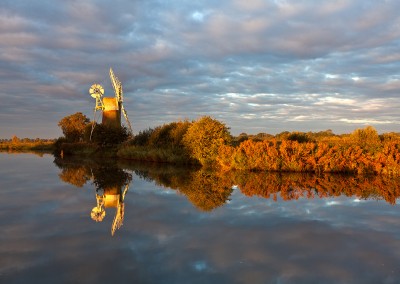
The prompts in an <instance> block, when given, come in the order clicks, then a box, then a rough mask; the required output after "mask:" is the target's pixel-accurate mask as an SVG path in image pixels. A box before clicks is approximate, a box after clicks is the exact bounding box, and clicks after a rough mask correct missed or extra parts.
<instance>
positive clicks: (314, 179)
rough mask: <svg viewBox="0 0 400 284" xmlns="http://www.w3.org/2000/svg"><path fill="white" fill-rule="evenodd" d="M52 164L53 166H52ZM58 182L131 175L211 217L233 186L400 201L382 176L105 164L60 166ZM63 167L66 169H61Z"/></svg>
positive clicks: (119, 180)
mask: <svg viewBox="0 0 400 284" xmlns="http://www.w3.org/2000/svg"><path fill="white" fill-rule="evenodd" d="M56 164H57V163H56ZM63 164H64V166H62V167H61V168H62V173H61V174H60V178H61V179H62V180H64V181H66V182H70V183H71V184H74V185H76V186H82V185H83V184H84V183H85V182H86V181H87V180H88V179H90V177H91V176H92V175H93V176H94V177H95V179H94V184H95V185H96V188H105V187H107V185H110V184H113V185H115V186H118V187H122V186H123V185H124V184H126V182H127V181H130V179H131V176H130V174H128V173H126V172H125V171H124V170H122V168H124V169H128V170H132V171H134V172H135V174H136V175H138V176H139V177H140V178H143V179H145V180H148V181H154V182H155V183H156V184H157V185H159V186H163V187H167V188H171V189H174V190H177V191H178V192H179V193H181V194H184V195H186V196H187V198H188V199H189V201H190V202H192V203H193V204H194V205H195V206H196V207H197V208H199V209H201V210H204V211H211V210H213V209H215V208H217V207H219V206H222V205H223V204H225V203H226V202H227V200H229V197H230V195H231V193H232V186H233V185H237V186H238V187H239V188H240V190H241V192H242V193H243V194H245V195H247V196H260V197H264V198H273V199H274V200H277V198H278V196H280V197H281V198H282V199H283V200H296V199H299V198H324V197H335V196H341V195H345V196H348V197H356V198H359V199H382V200H385V201H387V202H388V203H390V204H395V203H396V199H397V198H398V197H400V179H399V178H390V177H386V176H370V177H361V176H351V175H333V174H326V175H313V174H301V173H273V172H250V171H230V172H218V171H207V170H204V169H201V168H200V169H199V168H187V167H177V166H173V165H165V164H144V163H132V162H121V161H120V162H118V165H117V164H115V163H112V164H104V162H102V163H100V164H99V163H95V162H93V161H91V162H90V161H89V162H88V163H86V162H85V163H83V162H81V163H79V164H77V163H75V164H72V165H68V163H65V162H63ZM65 165H68V166H65Z"/></svg>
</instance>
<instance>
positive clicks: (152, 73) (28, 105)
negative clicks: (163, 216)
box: [0, 0, 400, 138]
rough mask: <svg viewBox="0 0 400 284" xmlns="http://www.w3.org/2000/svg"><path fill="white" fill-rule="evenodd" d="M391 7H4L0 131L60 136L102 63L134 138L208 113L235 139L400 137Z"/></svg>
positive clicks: (0, 13) (89, 108) (252, 3)
mask: <svg viewBox="0 0 400 284" xmlns="http://www.w3.org/2000/svg"><path fill="white" fill-rule="evenodd" d="M399 10H400V2H398V1H390V0H388V1H365V0H363V1H361V0H358V1H354V0H351V1H350V0H338V1H311V0H310V1H289V0H287V1H284V0H280V1H278V0H275V1H261V0H248V1H239V0H237V1H234V0H232V1H217V2H216V3H215V1H201V2H189V1H182V0H176V1H160V0H159V1H153V0H150V1H127V0H118V1H113V2H112V3H111V2H109V1H95V0H91V1H23V0H13V1H8V0H6V1H3V2H2V3H1V4H0V38H1V41H0V84H1V86H2V88H1V89H0V101H1V104H0V138H10V137H11V136H12V135H14V134H15V135H17V136H19V137H43V138H45V137H49V138H51V137H58V136H60V135H61V132H60V130H59V128H58V126H57V123H58V121H59V120H60V119H61V118H62V117H64V116H66V115H69V114H72V113H75V112H78V111H79V112H83V113H84V114H86V115H87V116H89V117H91V118H92V112H93V107H94V101H93V100H92V98H91V97H90V96H89V94H88V89H89V87H90V85H91V84H93V83H100V84H102V85H103V86H104V87H105V89H106V95H112V88H111V83H110V81H109V77H108V69H109V67H112V68H113V69H114V72H115V73H116V75H117V76H118V77H119V79H120V80H121V81H122V84H123V87H124V93H125V108H126V109H127V112H128V114H129V116H130V119H131V121H132V122H133V128H134V132H136V133H137V132H138V131H140V130H143V129H146V128H148V127H154V126H157V125H160V124H163V123H168V122H171V121H176V120H179V119H186V118H187V119H196V118H198V117H200V116H202V115H211V116H213V117H215V118H217V119H219V120H221V121H223V122H224V123H226V125H227V126H228V127H230V128H231V131H232V133H233V134H239V133H240V132H248V133H253V134H256V133H258V132H267V133H272V134H274V133H279V132H282V131H285V130H288V131H294V130H299V131H320V130H326V129H332V130H333V131H334V132H335V133H344V132H351V131H353V130H354V129H356V128H360V127H364V126H365V125H372V126H374V127H375V128H376V129H377V130H378V131H379V132H387V131H396V132H397V131H398V127H399V121H400V117H399V116H400V115H399V112H398V109H399V107H400V103H399V101H398V97H399V95H398V91H399V89H400V73H399V70H400V68H399V67H400V46H399V45H400V37H399V35H400V16H399V13H398V11H399Z"/></svg>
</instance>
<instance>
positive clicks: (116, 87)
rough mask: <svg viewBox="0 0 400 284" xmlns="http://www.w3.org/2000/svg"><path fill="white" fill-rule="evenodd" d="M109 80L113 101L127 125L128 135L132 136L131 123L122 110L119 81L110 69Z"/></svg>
mask: <svg viewBox="0 0 400 284" xmlns="http://www.w3.org/2000/svg"><path fill="white" fill-rule="evenodd" d="M110 79H111V83H112V85H113V88H114V92H115V100H116V101H117V105H118V108H119V109H120V110H121V111H122V113H123V114H124V117H125V120H126V123H127V124H128V130H129V133H130V135H133V131H132V125H131V123H130V121H129V118H128V114H127V112H126V110H125V108H124V105H123V101H124V95H123V92H122V84H121V82H120V81H119V79H118V78H117V76H115V75H114V72H113V70H112V68H110Z"/></svg>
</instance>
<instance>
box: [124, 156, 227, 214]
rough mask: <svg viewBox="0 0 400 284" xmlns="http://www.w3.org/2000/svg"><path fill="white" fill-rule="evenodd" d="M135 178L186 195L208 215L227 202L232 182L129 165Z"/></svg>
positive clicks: (183, 170)
mask: <svg viewBox="0 0 400 284" xmlns="http://www.w3.org/2000/svg"><path fill="white" fill-rule="evenodd" d="M125 166H128V167H131V169H132V170H134V171H135V174H136V175H138V176H139V177H141V178H143V179H145V180H148V181H154V182H155V183H156V184H157V185H159V186H163V187H167V188H171V189H174V190H177V191H178V192H179V193H181V194H183V195H186V196H187V198H188V199H189V201H190V202H191V203H192V204H193V205H195V206H196V207H197V208H198V209H200V210H203V211H211V210H213V209H215V208H217V207H219V206H222V205H223V204H225V203H226V202H227V201H228V200H229V196H230V195H231V193H232V181H231V180H230V179H229V178H227V177H226V175H224V174H223V173H222V172H216V171H207V170H204V169H201V168H187V167H176V166H171V165H157V164H143V163H142V164H130V165H125Z"/></svg>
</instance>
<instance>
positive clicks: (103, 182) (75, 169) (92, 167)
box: [54, 158, 132, 190]
mask: <svg viewBox="0 0 400 284" xmlns="http://www.w3.org/2000/svg"><path fill="white" fill-rule="evenodd" d="M54 163H55V164H56V165H57V167H59V168H60V169H61V173H60V174H59V177H60V179H61V180H62V181H64V182H67V183H70V184H72V185H75V186H77V187H82V186H83V185H84V184H85V183H86V182H87V181H88V180H90V179H93V184H94V185H95V187H96V190H102V189H104V188H108V187H123V186H124V185H126V184H127V183H129V182H130V181H131V180H132V175H131V174H130V173H127V172H125V171H124V170H123V169H122V168H120V167H118V165H117V164H116V163H115V162H112V161H107V162H96V161H93V160H75V159H60V158H56V159H55V160H54Z"/></svg>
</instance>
